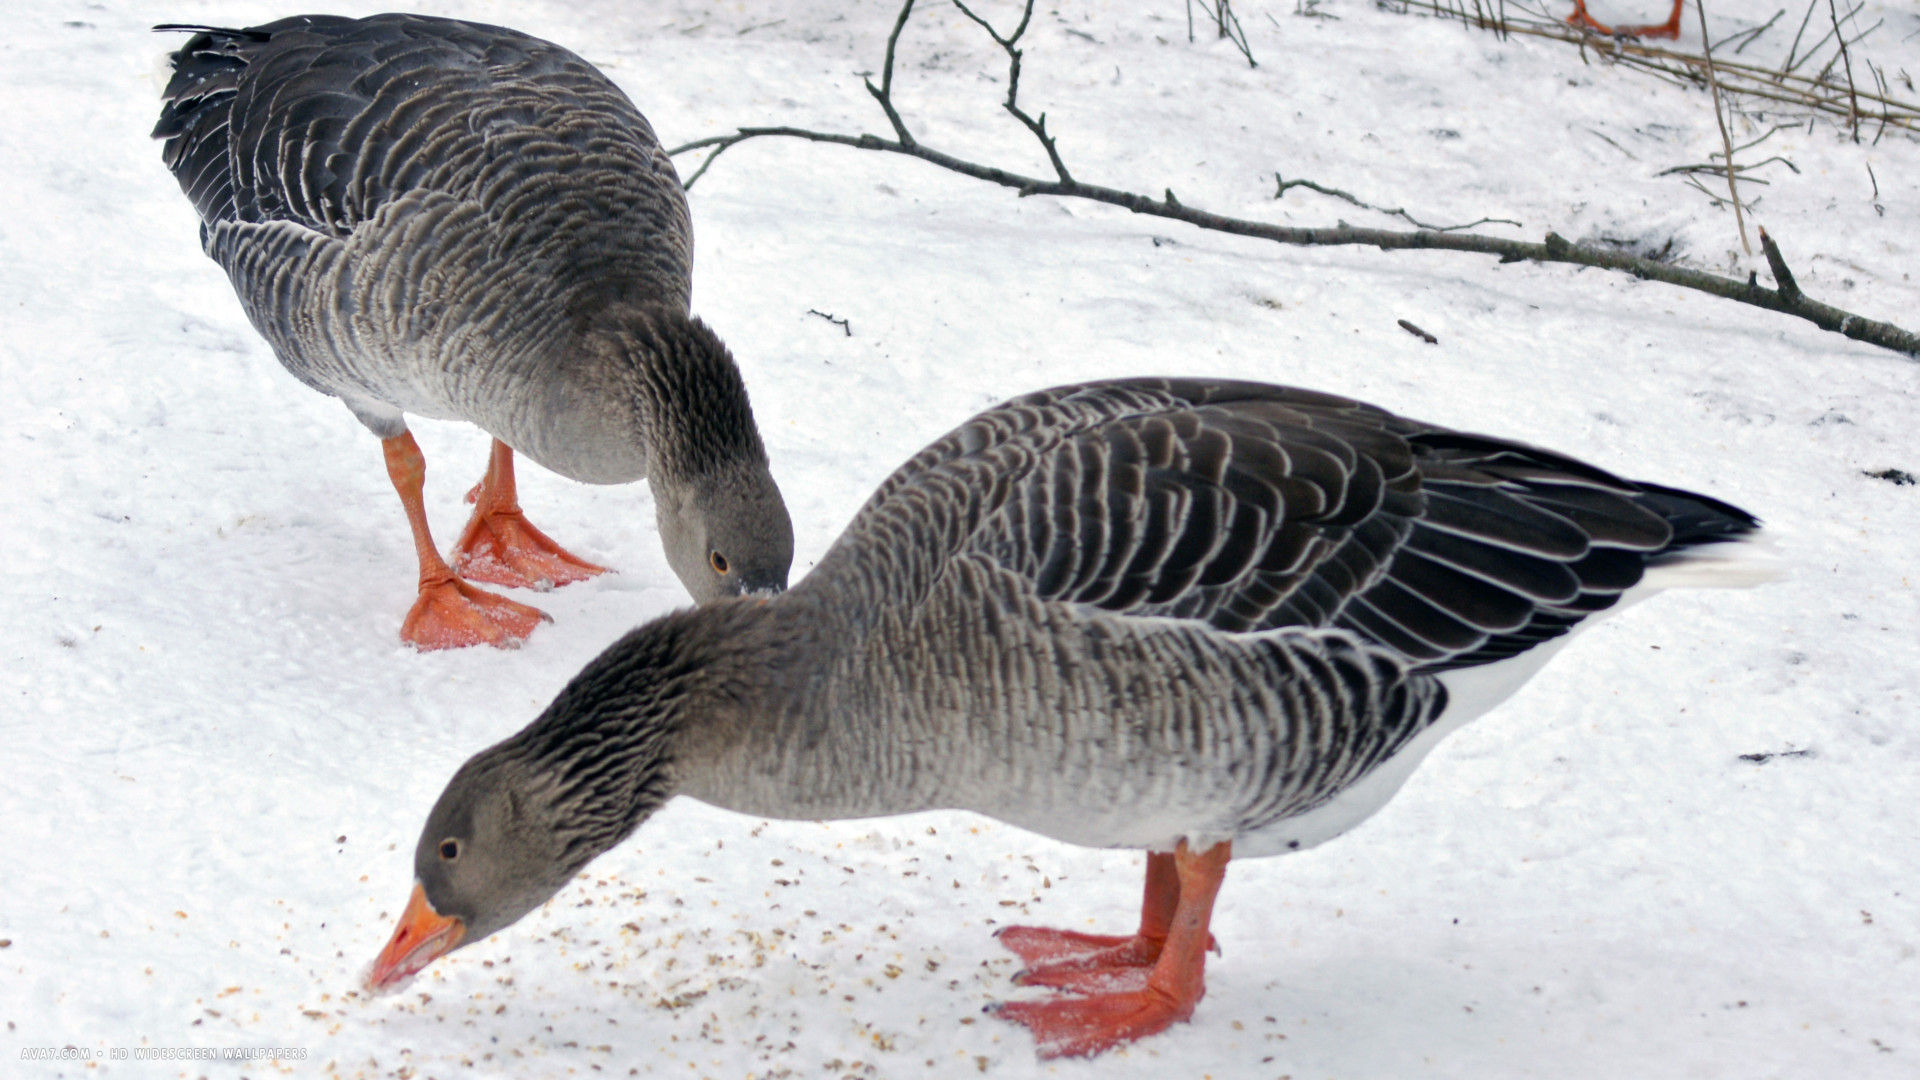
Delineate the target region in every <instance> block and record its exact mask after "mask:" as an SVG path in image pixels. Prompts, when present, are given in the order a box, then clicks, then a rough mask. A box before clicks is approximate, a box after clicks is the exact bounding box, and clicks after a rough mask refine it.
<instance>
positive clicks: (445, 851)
mask: <svg viewBox="0 0 1920 1080" xmlns="http://www.w3.org/2000/svg"><path fill="white" fill-rule="evenodd" d="M440 857H441V858H443V859H446V860H448V861H452V860H454V859H457V858H459V857H460V841H458V840H442V841H440Z"/></svg>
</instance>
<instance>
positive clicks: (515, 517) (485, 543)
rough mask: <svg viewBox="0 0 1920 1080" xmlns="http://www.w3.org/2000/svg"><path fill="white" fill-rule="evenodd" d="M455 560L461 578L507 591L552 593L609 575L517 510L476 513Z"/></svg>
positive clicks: (455, 551) (457, 547)
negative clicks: (508, 589)
mask: <svg viewBox="0 0 1920 1080" xmlns="http://www.w3.org/2000/svg"><path fill="white" fill-rule="evenodd" d="M478 490H479V489H478V488H476V489H475V492H477V491H478ZM467 499H468V501H469V502H471V501H473V499H474V494H473V493H469V494H468V496H467ZM450 561H451V562H452V564H453V568H454V569H455V570H457V571H459V572H460V574H461V576H462V577H465V578H468V579H469V580H472V581H484V582H486V583H487V584H489V585H504V586H506V587H508V588H525V589H541V590H545V589H553V588H558V587H559V586H561V585H570V584H572V583H573V582H576V581H585V580H586V579H588V578H590V577H593V576H595V575H596V574H604V573H606V572H607V568H606V567H604V566H596V565H595V564H593V563H590V562H588V561H586V560H585V559H582V558H580V557H579V556H577V555H574V554H573V553H572V552H569V551H567V550H566V549H565V548H562V547H561V546H560V545H559V544H556V543H554V542H553V540H552V538H550V537H549V536H547V534H546V533H543V532H541V531H540V530H539V529H537V528H535V527H534V526H533V523H532V522H530V521H528V520H527V516H526V515H525V514H524V513H522V512H521V511H520V510H519V509H518V508H514V509H501V508H497V507H496V508H491V509H489V508H487V507H485V506H482V507H480V508H477V509H475V510H474V512H473V517H472V519H471V520H469V521H468V522H467V528H466V531H465V532H462V533H461V534H460V542H459V543H457V544H455V545H454V546H453V557H452V559H451V560H450Z"/></svg>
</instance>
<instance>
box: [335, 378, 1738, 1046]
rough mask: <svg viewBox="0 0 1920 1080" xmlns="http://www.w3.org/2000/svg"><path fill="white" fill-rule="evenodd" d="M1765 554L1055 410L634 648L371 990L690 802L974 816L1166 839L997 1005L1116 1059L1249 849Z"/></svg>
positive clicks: (1273, 400) (1162, 1008)
mask: <svg viewBox="0 0 1920 1080" xmlns="http://www.w3.org/2000/svg"><path fill="white" fill-rule="evenodd" d="M1756 530H1757V522H1756V521H1755V519H1754V518H1753V517H1752V516H1750V515H1748V514H1747V513H1745V512H1744V511H1741V510H1738V509H1735V508H1734V507H1731V506H1728V505H1726V504H1725V503H1722V502H1718V501H1716V500H1714V499H1711V498H1708V497H1706V496H1704V495H1694V494H1689V493H1687V492H1683V491H1677V490H1672V489H1669V488H1664V487H1658V486H1655V485H1652V484H1645V483H1635V482H1631V481H1627V480H1623V479H1620V478H1618V477H1616V476H1613V475H1612V474H1610V473H1607V472H1604V471H1602V470H1600V469H1598V468H1595V467H1593V466H1591V465H1586V464H1583V463H1581V462H1578V461H1575V460H1573V459H1571V458H1568V457H1564V456H1562V455H1560V454H1555V453H1552V452H1550V451H1547V450H1542V449H1538V448H1535V447H1532V446H1527V445H1524V444H1521V443H1516V442H1510V441H1507V440H1504V439H1497V438H1489V437H1485V436H1480V435H1470V434H1464V433H1461V432H1456V431H1450V430H1447V429H1445V428H1441V427H1436V426H1434V425H1431V424H1423V423H1420V422H1417V421H1413V420H1407V419H1403V418H1401V417H1398V416H1395V415H1393V414H1391V413H1388V412H1385V411H1383V410H1381V409H1378V408H1374V407H1371V406H1368V405H1364V404H1360V403H1357V402H1354V401H1349V400H1346V399H1344V398H1339V397H1335V396H1332V395H1328V394H1322V393H1315V392H1311V391H1306V390H1296V389H1289V388H1285V387H1279V386H1268V385H1263V384H1259V383H1248V382H1225V381H1205V380H1197V379H1191V380H1190V379H1128V380H1120V381H1112V382H1098V383H1091V384H1085V385H1078V386H1066V387H1061V388H1058V389H1054V390H1047V391H1042V392H1039V393H1034V394H1029V395H1027V396H1025V397H1021V398H1017V399H1014V400H1012V401H1009V402H1007V403H1005V404H1002V405H1000V406H997V407H995V408H993V409H990V410H988V411H986V412H984V413H982V414H980V415H979V416H976V417H974V418H973V419H971V420H969V421H967V422H966V423H965V424H963V425H962V426H960V427H959V428H958V429H956V430H954V431H953V432H952V433H951V434H949V435H947V436H946V437H944V438H942V439H940V440H939V441H937V442H935V443H933V444H932V445H931V446H929V447H927V448H926V449H925V450H923V451H922V452H920V453H919V454H918V455H916V456H915V457H913V458H912V459H911V460H910V461H908V462H907V463H906V464H905V465H904V466H902V467H901V468H900V469H899V470H898V471H897V472H895V473H894V474H893V475H892V477H890V478H889V479H888V480H887V481H886V482H885V483H884V484H883V485H882V486H881V487H880V489H879V491H878V492H877V493H875V494H874V495H873V497H872V498H871V499H870V500H869V501H868V502H867V504H866V505H865V507H864V508H863V509H862V510H861V511H860V512H859V514H858V515H857V516H856V517H855V518H854V520H853V522H852V523H851V524H850V525H849V526H848V527H847V530H846V532H845V533H844V534H843V535H842V536H841V537H840V539H839V540H838V541H837V542H836V543H835V544H834V546H833V547H832V549H831V550H830V551H829V552H828V553H827V554H826V556H825V557H824V558H823V559H822V560H821V562H820V563H819V565H818V567H817V568H816V569H815V570H814V571H813V572H812V573H811V574H809V575H808V576H807V577H806V578H805V579H804V580H802V581H801V582H799V583H798V584H797V585H796V586H795V587H794V588H793V589H791V590H790V591H788V592H786V593H784V594H783V595H780V596H778V597H775V598H773V599H771V600H768V601H764V602H761V601H756V600H753V599H742V600H738V601H730V602H726V603H722V604H715V605H711V606H708V607H705V608H700V609H696V610H690V611H683V612H678V613H674V614H670V615H667V616H664V617H662V618H660V619H657V620H655V621H653V622H651V623H649V624H647V625H645V626H642V627H640V628H639V629H636V630H634V631H632V632H631V633H629V634H627V635H626V636H625V637H623V638H621V639H620V640H619V641H617V642H615V643H614V644H613V645H612V646H611V647H609V648H608V649H607V650H606V651H605V652H604V653H602V654H601V655H600V656H599V657H598V658H596V659H595V660H593V661H592V662H591V663H589V664H588V665H587V666H586V668H585V669H584V670H582V671H581V672H580V673H579V675H578V676H576V677H575V678H574V679H573V680H572V681H571V682H570V683H569V684H568V685H567V686H566V688H565V689H564V690H563V691H561V693H560V694H559V696H558V697H557V698H556V699H555V700H554V701H553V703H552V704H551V705H550V706H549V707H548V708H547V709H546V711H545V712H543V713H542V714H541V715H540V716H539V718H538V719H536V720H534V721H533V723H532V724H530V725H529V726H528V727H526V728H525V729H524V730H522V731H520V732H519V733H518V734H516V735H513V736H512V737H510V738H508V739H506V740H504V741H502V742H501V743H499V744H498V745H495V746H493V747H491V748H490V749H487V750H485V751H483V752H481V753H480V754H478V755H476V756H474V757H473V758H472V759H471V760H469V761H468V762H467V763H466V764H465V765H463V766H462V767H461V768H460V769H459V771H458V772H457V773H455V775H454V776H453V778H452V780H451V781H450V782H449V783H448V784H447V787H446V789H445V791H444V792H443V793H442V794H441V795H440V798H439V800H438V802H437V803H436V804H435V805H434V807H433V810H432V812H431V813H430V814H429V815H428V817H427V822H426V826H425V828H424V829H423V830H422V832H421V834H420V839H419V844H418V846H417V848H416V850H415V854H414V872H415V876H416V881H415V885H414V889H413V893H412V898H411V901H410V902H409V905H408V908H407V911H406V913H405V915H404V916H403V918H402V919H401V922H400V924H399V926H398V928H397V929H396V930H395V931H394V934H393V937H392V938H391V939H390V941H389V942H388V944H387V946H386V948H385V950H384V951H383V952H382V953H381V955H380V958H379V959H378V960H377V961H376V963H375V965H374V967H373V968H372V969H371V971H370V973H369V975H368V985H369V986H371V987H373V988H376V989H378V988H382V987H390V986H394V985H397V984H399V983H401V982H404V980H405V979H406V978H408V977H409V976H410V975H412V974H413V973H415V972H417V971H419V970H420V969H421V968H423V967H425V966H426V965H427V964H428V963H430V962H432V961H433V960H434V959H435V958H436V957H438V956H441V955H443V954H445V953H447V952H449V951H451V950H452V949H454V948H456V947H458V946H460V945H463V944H466V943H468V942H472V941H477V940H479V939H481V938H484V937H486V936H487V935H489V934H492V933H493V932H495V931H497V930H499V929H501V928H503V927H505V926H507V925H509V924H511V923H513V922H514V921H515V920H517V919H519V918H520V917H521V916H523V915H525V914H526V913H527V912H528V911H530V910H532V909H533V908H534V907H536V906H538V905H539V904H541V903H542V902H543V901H545V900H546V899H547V898H548V897H550V896H552V895H553V894H554V892H555V891H556V890H558V889H559V888H560V887H561V886H563V885H564V884H565V883H566V882H567V881H568V880H569V879H570V878H572V876H573V875H574V874H575V873H576V872H577V871H579V870H580V869H581V868H582V867H583V866H584V865H585V864H586V863H587V862H588V861H589V860H591V859H593V858H595V857H596V856H598V855H599V854H601V853H602V852H605V851H607V850H608V849H609V848H611V847H613V846H614V845H615V844H618V843H619V842H620V841H621V840H622V839H623V838H624V837H626V836H627V835H628V834H629V833H631V832H632V831H633V830H634V829H635V828H636V827H637V826H639V825H640V824H641V823H642V822H643V821H645V820H646V818H647V816H648V815H649V814H651V813H652V812H653V811H654V810H656V809H657V808H658V807H659V806H660V805H661V804H662V803H663V802H664V801H666V800H667V799H669V798H671V797H672V796H674V795H686V796H689V797H692V798H695V799H699V800H701V801H703V802H707V803H711V804H713V805H715V806H720V807H725V808H728V809H731V810H735V811H738V812H741V813H745V814H752V815H758V816H764V817H774V818H797V819H840V818H860V817H871V816H877V815H888V814H902V813H908V812H913V811H921V810H930V809H941V808H944V809H962V810H971V811H975V812H978V813H981V814H986V815H988V816H991V817H994V818H998V819H1000V820H1001V821H1005V822H1009V823H1011V824H1013V825H1016V826H1019V827H1020V828H1023V829H1028V830H1031V831H1033V832H1036V833H1040V834H1042V835H1045V836H1050V837H1054V838H1057V839H1059V840H1063V841H1067V842H1070V843H1074V844H1082V845H1087V846H1091V847H1108V848H1137V849H1142V850H1144V851H1146V852H1148V853H1149V854H1148V856H1147V872H1146V889H1145V896H1144V900H1143V903H1142V913H1141V921H1140V927H1139V930H1138V931H1137V932H1136V933H1134V934H1130V935H1126V936H1122V937H1096V936H1090V935H1084V934H1078V933H1072V932H1066V931H1053V930H1046V929H1041V928H1037V927H1015V928H1012V929H1008V930H1004V931H1003V932H1001V934H1000V936H999V940H1000V942H1001V943H1002V944H1003V945H1005V946H1007V947H1009V948H1011V949H1012V950H1013V951H1015V952H1017V953H1019V954H1020V955H1021V956H1022V957H1023V958H1024V959H1025V960H1026V961H1027V964H1028V967H1027V969H1026V970H1025V971H1024V972H1023V973H1022V974H1021V975H1020V976H1019V981H1020V982H1022V983H1025V984H1029V985H1039V986H1046V987H1052V988H1055V989H1057V990H1060V991H1064V992H1065V993H1064V994H1063V995H1062V996H1059V997H1055V998H1052V999H1048V1000H1044V1001H1021V1002H1014V1003H1011V1004H1007V1005H1005V1006H1003V1007H1002V1008H1001V1009H1000V1010H999V1015H1000V1016H1001V1017H1004V1018H1007V1019H1011V1020H1016V1021H1018V1022H1020V1023H1023V1024H1026V1025H1027V1026H1029V1027H1030V1028H1032V1029H1033V1031H1034V1033H1035V1034H1036V1036H1037V1037H1038V1039H1039V1045H1040V1048H1041V1052H1042V1053H1043V1054H1047V1055H1060V1054H1067V1055H1075V1054H1092V1053H1097V1052H1099V1051H1101V1050H1104V1049H1106V1048H1108V1047H1111V1046H1114V1045H1116V1044H1119V1043H1121V1042H1124V1041H1126V1040H1129V1039H1133V1038H1138V1037H1140V1036H1142V1035H1146V1034H1150V1033H1152V1032H1155V1031H1158V1030H1161V1029H1162V1028H1164V1027H1166V1026H1167V1025H1168V1024H1170V1023H1172V1022H1174V1021H1177V1020H1181V1019H1185V1018H1186V1017H1187V1016H1189V1015H1190V1014H1191V1012H1192V1011H1193V1008H1194V1004H1195V1003H1196V1002H1197V1001H1198V1000H1199V998H1200V996H1201V991H1202V982H1201V976H1202V968H1203V960H1204V957H1205V953H1206V951H1207V946H1208V943H1209V941H1210V937H1209V934H1208V929H1207V928H1208V920H1209V917H1210V913H1211V910H1212V904H1213V899H1214V894H1215V891H1216V890H1217V889H1218V888H1219V886H1220V883H1221V879H1222V876H1223V874H1224V873H1225V869H1226V864H1227V860H1228V856H1229V854H1231V855H1235V856H1240V857H1258V856H1267V855H1278V854H1284V853H1287V852H1291V851H1299V850H1303V849H1306V848H1309V847H1312V846H1313V845H1315V844H1319V843H1322V842H1323V841H1326V840H1328V839H1330V838H1332V837H1334V836H1336V835H1338V834H1340V833H1341V832H1344V831H1345V830H1347V829H1350V828H1352V827H1353V826H1354V825H1355V824H1357V823H1358V822H1360V821H1361V820H1363V819H1365V818H1366V817H1367V816H1368V815H1370V814H1372V813H1373V812H1374V811H1376V810H1378V809H1379V808H1380V807H1381V806H1382V805H1383V804H1384V803H1385V802H1386V801H1387V800H1388V799H1389V798H1390V797H1391V796H1392V795H1393V793H1394V792H1395V791H1396V790H1397V789H1398V788H1399V786H1400V784H1401V783H1402V782H1403V781H1404V780H1405V779H1406V778H1407V776H1408V774H1409V773H1410V772H1412V770H1413V769H1414V767H1415V766H1416V765H1417V764H1418V763H1419V761H1420V759H1421V758H1422V757H1423V756H1424V755H1425V754H1426V753H1427V752H1428V751H1429V750H1431V749H1432V748H1433V746H1434V744H1435V743H1436V742H1437V741H1438V740H1439V739H1441V738H1442V737H1444V736H1445V735H1446V734H1447V733H1448V732H1450V731H1452V730H1454V729H1456V728H1458V727H1459V726H1460V725H1461V724H1463V723H1465V722H1466V721H1467V720H1469V719H1471V718H1472V717H1474V716H1476V715H1478V714H1480V713H1482V712H1484V711H1485V710H1486V709H1488V708H1490V707H1491V706H1493V705H1494V704H1495V703H1497V702H1498V701H1499V700H1500V699H1502V698H1504V697H1505V696H1507V695H1508V694H1510V693H1512V692H1513V691H1514V690H1515V689H1516V688H1517V687H1518V686H1519V685H1520V684H1521V683H1522V682H1524V681H1525V680H1526V679H1527V678H1528V677H1529V676H1530V675H1531V674H1532V673H1533V672H1534V671H1535V670H1537V669H1538V668H1539V667H1540V665H1541V664H1542V663H1544V662H1545V661H1546V659H1547V657H1548V656H1549V655H1551V654H1552V653H1553V652H1555V651H1556V650H1558V649H1559V648H1560V647H1561V646H1562V645H1563V644H1564V643H1565V642H1566V641H1567V639H1568V638H1569V636H1570V631H1573V630H1574V629H1576V628H1577V627H1580V626H1583V625H1586V624H1588V623H1591V622H1592V621H1593V619H1594V618H1595V617H1596V616H1598V615H1600V614H1601V613H1603V612H1607V611H1609V610H1613V609H1616V608H1618V607H1620V606H1622V605H1623V604H1624V603H1625V602H1626V601H1628V600H1630V599H1637V598H1639V597H1641V596H1644V595H1646V594H1647V593H1649V592H1652V591H1655V590H1658V589H1660V588H1663V587H1667V586H1670V585H1675V584H1695V585H1710V584H1727V585H1737V584H1752V583H1754V582H1755V581H1756V580H1760V579H1763V577H1764V574H1763V573H1762V571H1763V570H1764V564H1762V563H1760V562H1758V561H1757V560H1750V559H1746V558H1743V557H1742V553H1741V551H1740V550H1739V549H1742V548H1746V549H1747V554H1752V549H1751V548H1749V547H1748V545H1746V544H1744V543H1733V542H1735V541H1744V540H1746V539H1748V538H1750V537H1751V536H1753V535H1754V534H1755V532H1756ZM1756 567H1758V568H1759V569H1756Z"/></svg>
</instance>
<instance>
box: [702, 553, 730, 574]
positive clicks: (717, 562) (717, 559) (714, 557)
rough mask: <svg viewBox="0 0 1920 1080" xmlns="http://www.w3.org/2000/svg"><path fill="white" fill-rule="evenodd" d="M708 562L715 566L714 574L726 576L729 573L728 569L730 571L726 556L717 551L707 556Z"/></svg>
mask: <svg viewBox="0 0 1920 1080" xmlns="http://www.w3.org/2000/svg"><path fill="white" fill-rule="evenodd" d="M707 561H708V562H710V563H712V564H713V572H714V573H716V574H724V573H726V572H727V569H728V567H727V557H726V556H725V555H722V554H720V553H719V552H717V551H714V552H709V553H708V554H707Z"/></svg>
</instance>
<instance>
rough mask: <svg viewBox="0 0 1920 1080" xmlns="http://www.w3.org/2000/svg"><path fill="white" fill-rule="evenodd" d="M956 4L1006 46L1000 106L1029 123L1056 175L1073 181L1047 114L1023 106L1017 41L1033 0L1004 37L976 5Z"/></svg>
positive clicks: (1022, 31) (1023, 122)
mask: <svg viewBox="0 0 1920 1080" xmlns="http://www.w3.org/2000/svg"><path fill="white" fill-rule="evenodd" d="M953 6H954V7H957V8H959V9H960V14H962V15H965V16H966V17H967V18H969V19H972V20H973V21H974V22H976V23H978V24H980V27H981V29H983V30H985V31H986V32H987V36H988V37H991V38H992V39H993V40H994V44H996V45H999V46H1000V48H1002V49H1004V50H1006V54H1007V100H1006V101H1004V102H1002V103H1001V107H1002V108H1004V109H1006V110H1007V111H1008V112H1010V113H1012V114H1013V116H1014V118H1015V119H1016V120H1019V121H1020V122H1021V123H1022V124H1025V125H1026V127H1027V130H1028V131H1031V132H1033V137H1034V138H1036V139H1039V140H1040V145H1041V147H1042V148H1043V149H1045V150H1046V152H1047V160H1048V161H1050V162H1052V163H1053V172H1054V175H1055V176H1058V177H1059V178H1060V179H1061V180H1062V181H1064V182H1066V183H1069V184H1071V183H1073V176H1072V175H1071V174H1069V173H1068V172H1067V163H1066V162H1064V161H1062V160H1060V150H1059V148H1058V147H1057V146H1055V145H1054V138H1053V136H1051V135H1049V134H1047V114H1046V113H1041V114H1040V118H1039V119H1037V120H1036V119H1034V118H1033V117H1031V116H1029V115H1027V112H1026V110H1024V109H1022V108H1021V107H1020V57H1021V55H1022V54H1021V52H1020V49H1019V47H1018V45H1017V44H1016V43H1017V42H1019V40H1020V35H1022V34H1024V33H1026V32H1027V23H1028V22H1029V21H1030V20H1032V18H1033V0H1027V7H1026V10H1025V11H1024V12H1022V13H1021V15H1020V25H1019V26H1016V27H1014V28H1013V33H1011V34H1008V35H1007V36H1006V37H1001V36H1000V34H999V33H998V32H997V31H995V30H994V28H993V24H992V23H990V22H988V21H987V20H985V19H983V18H981V17H980V16H978V15H975V14H974V13H973V9H971V8H969V7H967V5H965V4H963V3H961V2H960V0H953Z"/></svg>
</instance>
